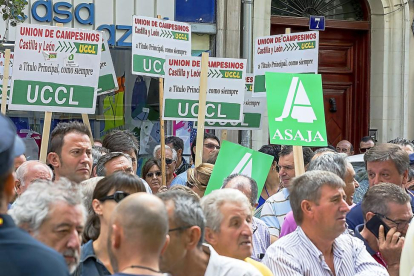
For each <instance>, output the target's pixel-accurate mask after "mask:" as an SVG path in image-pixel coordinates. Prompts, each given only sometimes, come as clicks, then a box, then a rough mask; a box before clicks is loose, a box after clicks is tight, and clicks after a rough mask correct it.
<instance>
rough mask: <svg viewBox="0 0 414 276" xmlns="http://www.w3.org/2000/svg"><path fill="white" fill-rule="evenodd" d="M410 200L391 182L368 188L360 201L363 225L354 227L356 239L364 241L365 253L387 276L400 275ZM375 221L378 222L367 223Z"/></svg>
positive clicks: (411, 214)
mask: <svg viewBox="0 0 414 276" xmlns="http://www.w3.org/2000/svg"><path fill="white" fill-rule="evenodd" d="M410 201H411V198H410V197H409V196H408V195H407V193H406V192H405V191H404V190H403V189H401V188H400V187H398V186H397V185H394V184H390V183H382V184H378V185H375V186H374V187H372V188H370V189H369V190H368V192H367V193H366V194H365V196H364V199H363V201H362V212H363V215H364V221H365V222H364V224H361V225H358V226H357V227H356V228H355V237H357V238H359V239H361V240H362V241H363V242H364V244H365V247H366V249H367V251H368V253H370V254H371V256H372V257H373V258H374V259H375V260H376V261H377V262H378V263H379V264H381V265H383V266H384V267H385V268H387V270H388V273H389V274H390V276H398V275H399V267H400V257H401V251H402V248H403V245H404V237H405V235H406V234H407V230H408V225H409V223H410V222H411V220H412V218H413V212H412V210H411V205H410ZM374 219H375V221H379V222H380V223H379V224H370V223H369V222H370V221H371V220H372V221H374ZM380 224H382V225H381V226H380ZM385 227H387V229H389V230H388V233H386V231H385ZM374 233H378V237H377V236H376V235H375V234H374Z"/></svg>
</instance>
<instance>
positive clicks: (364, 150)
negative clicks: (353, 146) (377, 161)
mask: <svg viewBox="0 0 414 276" xmlns="http://www.w3.org/2000/svg"><path fill="white" fill-rule="evenodd" d="M370 149H371V148H360V149H359V151H360V152H364V153H365V152H367V151H368V150H370Z"/></svg>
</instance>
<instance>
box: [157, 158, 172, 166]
mask: <svg viewBox="0 0 414 276" xmlns="http://www.w3.org/2000/svg"><path fill="white" fill-rule="evenodd" d="M158 161H160V162H161V158H160V159H158ZM174 161H175V160H172V159H170V158H165V164H167V165H170V164H171V163H172V162H174Z"/></svg>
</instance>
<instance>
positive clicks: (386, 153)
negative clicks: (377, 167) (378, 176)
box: [364, 143, 410, 175]
mask: <svg viewBox="0 0 414 276" xmlns="http://www.w3.org/2000/svg"><path fill="white" fill-rule="evenodd" d="M387 160H392V162H394V164H395V167H396V168H397V170H398V173H399V174H400V175H403V174H404V172H405V171H406V170H408V167H409V166H410V158H409V157H408V153H407V152H406V151H405V150H403V149H401V148H400V147H399V146H398V145H394V144H388V143H385V144H378V145H376V146H374V147H372V148H371V149H370V150H368V151H367V152H366V153H365V155H364V161H365V168H367V163H368V162H379V161H387Z"/></svg>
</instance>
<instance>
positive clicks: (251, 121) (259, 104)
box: [205, 74, 266, 130]
mask: <svg viewBox="0 0 414 276" xmlns="http://www.w3.org/2000/svg"><path fill="white" fill-rule="evenodd" d="M253 79H254V77H253V74H246V83H245V89H246V90H245V92H244V104H243V121H242V122H227V123H226V122H216V123H215V122H206V123H205V128H206V129H231V130H258V129H261V128H262V118H263V115H264V114H265V112H266V98H265V97H253V95H252V93H253Z"/></svg>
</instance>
